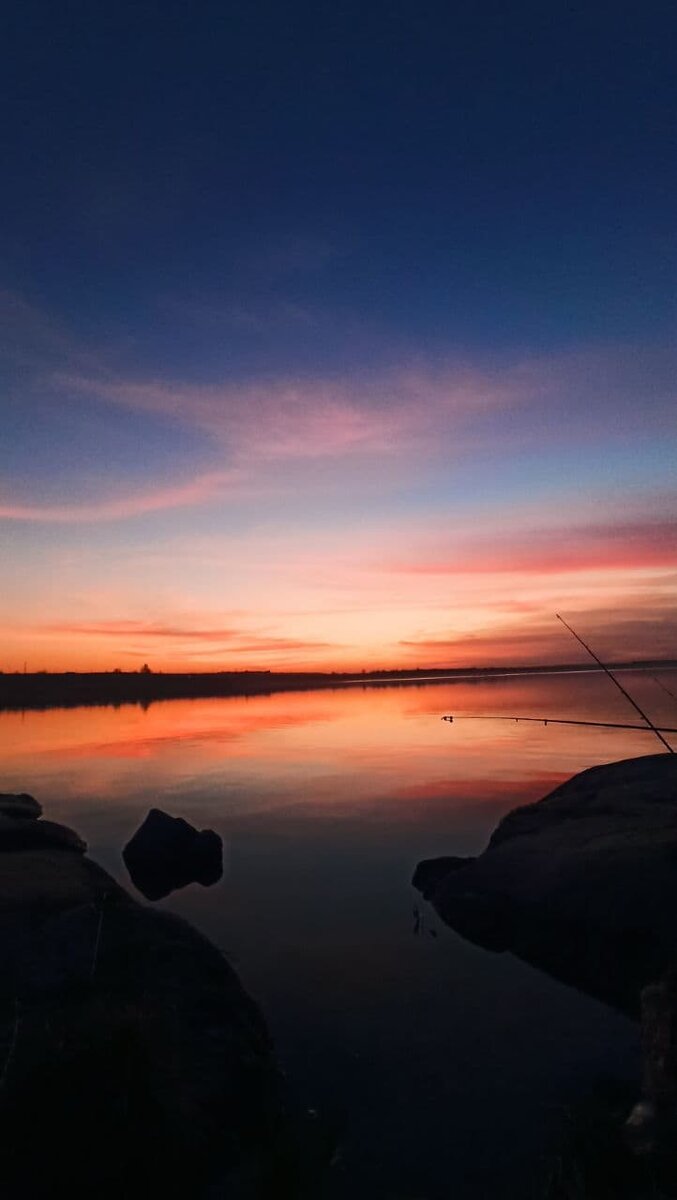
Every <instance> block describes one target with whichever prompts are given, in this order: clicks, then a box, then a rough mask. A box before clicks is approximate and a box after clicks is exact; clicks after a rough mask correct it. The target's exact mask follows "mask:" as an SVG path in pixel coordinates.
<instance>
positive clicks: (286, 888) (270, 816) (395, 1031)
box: [0, 673, 677, 1200]
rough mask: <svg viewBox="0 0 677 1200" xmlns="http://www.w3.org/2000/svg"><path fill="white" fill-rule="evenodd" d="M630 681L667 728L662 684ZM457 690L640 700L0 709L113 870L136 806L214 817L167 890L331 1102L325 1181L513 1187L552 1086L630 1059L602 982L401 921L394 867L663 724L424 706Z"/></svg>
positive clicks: (521, 707)
mask: <svg viewBox="0 0 677 1200" xmlns="http://www.w3.org/2000/svg"><path fill="white" fill-rule="evenodd" d="M660 678H661V679H662V680H663V681H664V682H665V684H666V685H667V686H668V687H670V688H671V689H672V690H673V691H677V675H675V674H674V673H673V674H672V675H670V674H667V673H664V674H661V676H660ZM625 680H626V684H627V685H628V686H629V687H630V688H631V690H632V691H633V694H635V695H636V697H637V698H638V699H639V700H640V702H643V703H644V704H646V706H647V707H648V708H649V711H650V712H651V714H652V716H653V717H654V719H656V720H657V721H661V722H663V723H664V724H667V725H676V724H677V704H676V703H675V702H674V701H673V700H671V699H670V697H669V696H667V695H666V694H665V692H663V691H661V689H660V688H659V687H658V685H657V684H656V683H654V682H652V681H651V680H650V679H648V678H647V677H643V676H640V675H639V674H634V673H633V674H630V673H628V674H627V675H626V677H625ZM472 712H477V713H479V712H485V713H486V712H488V713H507V714H517V713H522V714H524V715H529V714H534V715H538V716H541V715H545V716H552V717H554V716H562V717H574V718H578V717H580V718H589V719H595V720H604V719H608V720H621V721H623V720H631V721H632V720H634V717H633V715H632V713H631V711H630V710H629V709H627V708H626V707H625V705H624V701H623V700H622V697H620V696H619V695H617V694H616V693H615V691H614V689H613V687H612V685H611V684H610V683H609V681H608V680H606V679H605V678H603V677H599V676H597V675H594V674H586V675H582V676H566V675H560V676H550V677H547V678H545V677H540V678H539V677H532V678H524V677H523V678H521V679H515V678H511V679H510V678H508V679H501V680H493V681H490V682H488V681H483V682H476V683H452V684H436V685H424V686H418V687H406V688H405V687H378V688H364V689H360V690H357V689H350V690H349V689H343V690H337V691H333V692H319V693H310V692H309V693H301V694H296V695H294V694H290V695H278V696H270V697H256V698H252V699H234V700H200V701H171V702H165V703H157V704H152V705H151V706H150V707H149V708H148V709H147V710H146V711H144V710H143V709H142V708H140V707H135V706H128V707H123V708H120V709H117V710H115V709H112V708H111V709H106V708H100V709H75V710H58V711H51V712H45V713H27V714H24V715H22V714H6V713H5V714H0V746H1V751H2V755H1V757H2V774H1V777H0V790H4V791H13V790H18V791H21V790H26V791H29V792H32V793H33V794H35V795H36V796H37V797H38V798H39V799H40V800H41V801H42V802H43V805H44V807H45V810H46V815H47V816H49V817H51V818H53V819H56V820H60V821H63V822H65V823H67V824H70V825H72V826H73V827H74V828H76V829H77V830H78V831H79V832H80V833H81V834H83V836H85V837H86V839H87V841H88V842H89V846H90V853H91V855H92V857H93V858H95V859H96V860H97V861H98V862H100V863H101V864H102V865H103V866H104V867H106V868H107V869H108V870H109V871H110V872H111V873H112V874H113V875H114V876H115V877H116V878H117V879H119V880H120V882H122V883H123V884H124V885H125V886H127V887H128V888H130V890H133V889H132V888H131V884H130V882H129V879H128V877H127V874H126V871H125V868H124V864H123V862H122V858H121V848H122V846H123V845H124V843H125V842H126V841H127V839H128V838H129V837H130V835H131V834H132V833H133V832H134V830H135V829H136V828H137V826H138V825H139V823H140V822H141V820H142V819H143V817H144V816H145V814H146V812H147V810H148V808H149V807H150V806H152V805H156V806H159V807H162V808H165V809H166V810H167V811H168V812H170V813H172V814H175V815H183V816H185V817H186V818H187V819H188V820H190V821H191V822H193V823H194V824H195V825H197V826H199V827H200V828H204V827H210V828H213V829H216V830H218V832H219V833H220V834H221V835H222V836H223V839H224V844H225V847H226V863H225V867H226V869H225V873H224V878H223V880H222V882H221V883H219V884H217V885H216V886H215V887H213V888H210V889H203V888H200V887H199V886H197V885H194V886H191V887H189V888H186V889H185V890H184V891H182V892H179V893H175V894H174V895H173V896H172V897H171V898H170V899H169V900H167V901H165V902H164V903H165V905H166V906H167V907H168V908H171V909H172V910H174V911H176V912H179V913H181V914H183V915H184V916H186V917H187V918H188V919H189V920H190V921H192V922H193V923H194V924H195V925H196V926H198V927H199V928H200V929H201V930H202V931H203V932H205V933H206V934H207V935H208V936H209V937H210V938H211V939H212V940H213V941H214V942H216V943H217V944H218V945H219V946H220V947H221V948H222V949H223V950H224V951H225V952H226V953H227V955H228V956H229V957H230V959H231V961H232V962H233V963H234V965H235V966H236V968H237V970H238V971H239V973H240V976H241V978H242V980H243V982H244V983H245V985H246V986H247V988H248V989H249V991H250V992H251V993H252V995H253V996H254V997H255V999H256V1000H257V1002H258V1003H259V1005H260V1007H261V1008H262V1009H263V1011H264V1013H265V1015H266V1018H267V1020H268V1023H269V1025H270V1028H271V1031H272V1034H273V1037H274V1039H275V1044H276V1047H277V1051H278V1056H279V1058H280V1060H281V1062H282V1065H283V1067H284V1069H285V1071H286V1072H287V1075H288V1078H289V1081H290V1086H291V1087H292V1089H293V1091H294V1093H295V1094H296V1095H297V1096H298V1097H299V1098H300V1100H301V1101H302V1102H303V1103H305V1104H307V1105H309V1106H312V1107H316V1108H319V1109H324V1110H326V1111H329V1112H331V1113H332V1114H334V1115H335V1116H336V1119H337V1120H338V1121H339V1122H340V1124H341V1127H342V1129H343V1136H342V1140H341V1156H340V1161H339V1163H338V1165H337V1167H336V1169H335V1171H334V1173H333V1178H332V1181H331V1183H330V1185H329V1187H328V1195H329V1196H331V1197H334V1196H336V1197H347V1196H350V1197H367V1196H369V1197H376V1198H380V1197H384V1198H385V1197H387V1198H389V1200H396V1198H397V1200H424V1198H425V1200H433V1198H434V1200H437V1198H440V1200H442V1198H443V1197H444V1198H445V1200H446V1198H447V1197H449V1196H450V1195H452V1194H453V1196H454V1197H455V1200H466V1198H467V1200H480V1198H482V1200H483V1198H484V1197H487V1198H489V1197H491V1198H492V1200H494V1198H495V1197H496V1196H497V1195H501V1196H510V1197H513V1196H514V1197H520V1200H525V1198H527V1197H529V1196H530V1195H532V1194H534V1193H533V1192H532V1187H534V1186H535V1184H534V1181H535V1180H536V1179H537V1177H538V1173H539V1171H540V1169H541V1166H542V1161H543V1158H544V1155H545V1154H546V1153H547V1151H548V1147H549V1145H550V1144H551V1143H552V1139H553V1137H554V1136H555V1132H556V1130H557V1129H558V1127H559V1122H560V1120H561V1111H562V1107H563V1106H564V1105H566V1104H567V1103H568V1102H569V1101H571V1100H572V1099H575V1098H576V1097H577V1096H579V1095H580V1094H581V1093H582V1092H584V1091H585V1089H586V1088H589V1087H590V1086H591V1085H592V1084H593V1083H594V1082H595V1081H596V1080H597V1079H599V1078H600V1077H603V1076H609V1075H616V1074H623V1073H625V1074H627V1073H630V1074H632V1072H633V1071H634V1070H636V1068H637V1036H636V1031H635V1029H634V1027H633V1026H632V1025H631V1024H630V1023H629V1022H627V1021H625V1020H624V1019H623V1018H621V1017H620V1016H617V1015H615V1014H614V1013H612V1012H611V1011H609V1010H608V1009H606V1008H604V1007H603V1006H602V1005H600V1004H598V1003H597V1002H595V1001H593V1000H590V999H589V998H587V997H585V996H582V995H579V994H578V993H576V992H573V991H571V990H569V989H567V988H564V987H563V986H562V985H560V984H557V983H555V982H554V981H552V980H551V979H549V978H548V977H547V976H545V975H541V974H539V973H538V972H536V971H535V970H533V969H531V968H529V967H527V966H525V965H523V964H522V963H520V962H518V961H516V960H515V959H512V958H511V957H510V956H506V955H501V956H497V955H492V954H488V953H486V952H484V951H482V950H479V949H477V948H475V947H473V946H470V945H468V944H466V943H464V942H463V941H462V940H461V939H460V938H458V937H457V936H456V935H454V934H453V933H452V932H450V931H449V930H447V929H446V928H444V927H442V926H441V925H440V923H439V921H437V920H436V918H434V917H433V916H432V914H430V913H428V912H426V918H425V925H424V928H423V930H422V932H419V934H418V935H417V936H415V935H414V932H413V929H414V923H413V908H414V905H416V904H419V905H420V901H419V899H418V897H417V896H416V895H415V893H414V892H413V891H412V889H411V887H410V884H409V880H410V878H411V874H412V871H413V869H414V867H415V865H416V863H417V862H418V860H419V859H420V858H423V857H427V856H432V855H437V854H443V853H458V854H472V853H476V852H478V851H480V850H481V849H482V848H483V846H484V844H485V843H486V840H487V838H488V836H489V834H490V832H491V830H492V828H493V826H494V825H495V823H496V821H497V820H498V819H499V817H500V816H501V815H502V814H503V813H505V812H506V811H507V810H508V809H510V808H512V807H514V806H515V805H516V804H519V803H523V802H526V801H531V800H535V799H537V798H539V797H540V796H542V795H544V794H545V793H546V792H547V791H549V790H550V789H551V788H553V787H554V786H556V785H557V784H558V783H559V782H561V781H562V780H564V779H566V778H567V777H568V776H570V775H571V774H572V773H574V772H575V771H579V770H581V769H583V768H585V767H588V766H592V765H594V764H595V763H601V762H608V761H611V760H613V759H618V758H624V757H628V756H631V755H635V754H651V753H654V752H655V751H656V750H657V749H658V748H659V747H658V744H657V742H656V741H655V739H654V738H653V737H652V736H651V735H647V734H641V733H632V732H616V731H605V730H589V729H576V728H567V727H557V726H552V725H550V726H548V727H545V728H544V727H543V726H540V725H533V726H531V725H521V724H520V725H516V724H513V723H499V722H490V721H487V722H484V721H476V722H474V721H467V722H464V721H461V720H459V721H458V722H455V723H454V724H453V725H449V724H446V723H443V722H441V721H440V716H441V715H442V714H443V713H455V714H458V713H472ZM433 934H436V935H437V936H432V935H433Z"/></svg>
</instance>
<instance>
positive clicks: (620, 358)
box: [0, 0, 677, 670]
mask: <svg viewBox="0 0 677 1200" xmlns="http://www.w3.org/2000/svg"><path fill="white" fill-rule="evenodd" d="M676 32H677V18H676V16H675V10H674V5H673V4H672V3H667V2H666V3H662V2H660V0H648V2H647V3H643V4H641V5H640V4H623V3H618V0H614V2H613V3H611V2H609V3H600V2H597V0H585V2H584V0H581V2H580V3H579V2H578V0H576V2H575V3H571V2H570V0H569V2H567V3H560V2H559V0H555V2H553V3H546V4H544V3H543V0H538V2H536V0H533V2H525V0H516V2H515V3H514V4H507V3H505V0H500V2H499V0H493V2H490V0H472V2H471V0H467V2H463V3H450V2H449V0H444V2H443V3H441V2H440V3H438V2H436V0H432V2H431V3H428V4H421V3H420V2H418V3H415V2H414V0H406V2H397V0H390V2H388V3H385V2H382V0H370V2H367V3H365V2H364V0H362V2H361V3H357V0H331V2H326V3H325V2H323V0H312V2H311V0H308V2H304V0H289V2H288V3H281V2H280V0H275V2H264V0H246V2H245V0H237V2H231V0H227V2H225V3H224V2H223V0H220V2H219V3H210V2H204V0H196V2H194V3H188V2H187V0H179V2H172V0H161V2H147V3H146V2H143V0H135V2H134V3H130V2H126V0H122V2H120V3H118V4H106V5H104V4H98V3H94V4H92V3H84V2H81V3H78V2H75V3H71V4H67V5H60V4H53V3H46V2H44V0H43V2H42V3H33V2H31V0H25V2H24V3H23V4H21V5H15V6H14V11H13V12H12V13H10V14H9V15H8V16H6V17H5V18H4V22H3V30H2V37H1V38H0V44H2V47H3V49H2V51H0V54H1V56H2V60H3V61H2V64H1V65H2V70H1V71H0V91H1V92H2V109H3V114H4V121H3V125H4V137H3V145H2V162H3V167H2V178H3V185H2V192H1V194H0V214H1V216H2V220H1V222H0V382H1V387H2V391H1V393H0V396H1V398H0V404H1V407H2V424H1V434H0V544H1V547H2V584H3V586H2V589H1V591H0V633H1V638H0V669H4V670H23V666H24V662H26V663H27V665H28V669H29V670H39V669H42V668H47V669H51V670H57V669H69V668H70V669H112V668H115V667H120V668H122V669H127V670H135V669H138V667H139V666H140V665H141V664H142V663H143V662H148V663H150V665H151V666H152V667H153V668H154V669H157V670H160V669H163V670H172V669H177V670H194V669H198V670H217V669H229V668H237V669H241V668H245V667H270V668H272V669H282V668H305V667H313V668H315V667H317V668H328V669H348V670H353V669H359V668H363V667H364V668H374V667H381V666H382V667H400V666H402V667H415V666H445V665H449V666H465V665H474V666H482V665H491V664H500V663H524V664H528V663H535V662H562V661H577V660H578V659H579V658H580V657H581V652H580V650H579V648H577V647H576V645H575V643H573V642H572V641H571V639H568V637H567V635H566V633H565V631H564V630H563V629H562V627H561V626H559V625H558V623H557V622H556V620H555V619H554V616H553V614H554V612H555V611H559V612H561V613H562V614H563V615H565V616H566V617H567V618H568V619H570V620H571V621H572V623H573V624H574V625H575V626H576V628H577V629H579V631H580V632H581V633H582V634H583V635H584V636H586V635H588V636H589V637H590V639H591V640H592V641H593V644H594V645H595V647H596V648H597V649H598V652H600V653H603V654H604V655H606V656H607V657H609V658H614V657H615V658H634V657H650V656H671V657H677V398H676V396H675V390H676V389H675V384H674V380H675V377H676V374H677V372H676V368H677V352H676V350H675V316H676V307H675V296H676V295H677V289H676V285H677V270H676V266H677V263H676V256H675V236H674V235H675V219H674V214H675V195H676V194H677V169H676V167H677V157H676V154H675V137H674V133H675V117H676V115H677V112H676V108H677V106H676V105H675V99H676V91H677V89H676V86H675V79H676V77H677V72H675V62H674V46H675V33H676Z"/></svg>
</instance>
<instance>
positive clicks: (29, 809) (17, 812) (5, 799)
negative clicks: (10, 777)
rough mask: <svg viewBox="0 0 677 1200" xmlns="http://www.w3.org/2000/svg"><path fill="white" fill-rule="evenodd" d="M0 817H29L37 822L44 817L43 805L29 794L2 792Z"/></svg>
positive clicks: (0, 795)
mask: <svg viewBox="0 0 677 1200" xmlns="http://www.w3.org/2000/svg"><path fill="white" fill-rule="evenodd" d="M0 816H3V817H27V818H30V819H32V820H36V819H37V818H38V817H40V816H42V805H41V804H38V802H37V800H35V799H34V797H33V796H29V795H28V794H27V792H19V793H18V794H16V793H14V792H0Z"/></svg>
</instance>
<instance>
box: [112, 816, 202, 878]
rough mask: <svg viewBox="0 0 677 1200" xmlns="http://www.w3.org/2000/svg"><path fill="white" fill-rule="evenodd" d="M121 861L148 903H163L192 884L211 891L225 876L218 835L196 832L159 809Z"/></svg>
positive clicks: (180, 818)
mask: <svg viewBox="0 0 677 1200" xmlns="http://www.w3.org/2000/svg"><path fill="white" fill-rule="evenodd" d="M122 857H123V858H124V860H125V866H126V867H127V870H128V871H129V874H130V878H131V880H132V883H133V884H134V886H135V887H137V888H138V889H139V891H140V892H141V893H142V895H144V896H145V897H146V899H147V900H162V899H163V897H165V896H168V895H169V893H170V892H173V891H176V889H177V888H182V887H186V885H187V884H189V883H201V884H202V886H203V887H209V886H211V884H213V883H217V882H218V880H219V879H220V878H221V876H222V874H223V845H222V842H221V838H220V837H219V835H218V833H214V832H213V830H211V829H203V830H198V829H195V828H194V827H193V826H192V825H189V823H188V821H184V820H183V818H182V817H170V816H169V815H168V814H167V813H165V812H162V810H161V809H159V808H151V810H150V812H149V813H148V816H147V817H146V819H145V821H144V822H143V824H142V825H141V826H140V827H139V829H137V831H136V833H135V834H134V836H133V838H131V840H130V841H129V842H128V843H127V845H126V846H125V848H124V850H123V852H122Z"/></svg>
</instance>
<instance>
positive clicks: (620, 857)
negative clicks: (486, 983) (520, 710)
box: [414, 754, 677, 1016]
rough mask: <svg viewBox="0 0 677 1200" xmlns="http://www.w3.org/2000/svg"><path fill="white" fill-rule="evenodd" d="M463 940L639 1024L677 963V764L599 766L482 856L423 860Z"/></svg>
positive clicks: (422, 872)
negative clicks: (653, 986)
mask: <svg viewBox="0 0 677 1200" xmlns="http://www.w3.org/2000/svg"><path fill="white" fill-rule="evenodd" d="M414 884H415V886H417V887H418V888H419V890H421V891H422V892H423V893H424V894H425V895H426V896H427V897H428V898H429V899H430V900H431V901H432V903H433V905H434V907H435V909H436V910H437V912H438V913H439V915H440V916H441V917H442V918H443V920H445V921H446V922H447V924H449V925H451V927H452V928H453V929H455V930H456V931H457V932H458V933H460V934H462V935H463V936H465V937H467V938H469V939H470V940H471V941H475V942H477V943H479V944H480V945H483V946H485V947H487V948H488V949H493V950H510V951H512V952H513V953H514V954H517V955H519V956H520V957H521V958H524V959H526V960H527V961H528V962H530V963H533V964H534V965H535V966H537V967H540V968H541V969H543V970H546V971H548V972H549V973H550V974H552V975H554V976H555V977H556V978H558V979H560V980H562V981H563V982H565V983H569V984H572V985H574V986H576V987H579V988H581V989H582V990H583V991H586V992H588V993H590V994H591V995H594V996H597V997H598V998H599V999H602V1000H605V1001H607V1002H608V1003H609V1004H612V1005H614V1006H616V1007H618V1008H620V1009H622V1010H623V1011H624V1012H627V1013H630V1014H631V1015H634V1016H637V1015H638V1014H639V1009H640V993H641V991H642V988H643V987H645V986H646V985H647V984H649V983H652V982H655V981H657V980H659V979H660V978H662V976H663V975H664V973H665V971H666V970H667V968H668V967H669V966H670V964H671V963H672V962H673V961H677V756H673V755H668V754H659V755H650V756H647V757H643V758H635V759H628V760H626V761H624V762H617V763H609V764H608V765H606V766H601V767H593V768H592V769H591V770H588V771H583V772H582V773H581V774H580V775H576V776H574V778H573V779H570V780H568V781H567V782H566V783H564V784H562V785H561V786H560V787H558V788H556V789H555V791H554V792H552V793H551V794H550V795H548V796H546V797H545V799H543V800H540V801H538V803H536V804H529V805H527V806H525V807H523V808H517V809H515V810H514V811H513V812H511V813H509V814H508V815H507V816H506V817H505V818H504V819H503V821H501V822H500V824H499V825H498V827H497V829H496V830H495V832H494V833H493V835H492V837H491V839H490V842H489V845H488V846H487V848H486V850H485V851H484V853H483V854H481V855H480V856H479V857H478V858H475V859H468V860H466V861H465V862H464V860H459V859H452V860H448V859H447V860H443V859H442V860H441V859H433V860H428V861H426V862H423V863H419V865H418V867H417V868H416V872H415V875H414Z"/></svg>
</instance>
